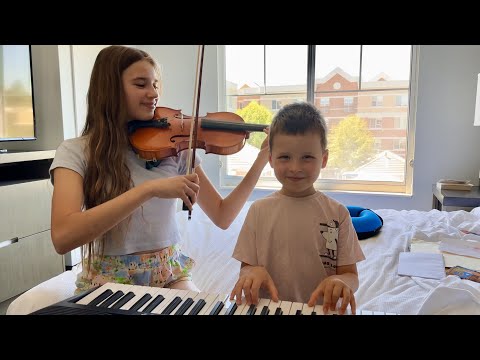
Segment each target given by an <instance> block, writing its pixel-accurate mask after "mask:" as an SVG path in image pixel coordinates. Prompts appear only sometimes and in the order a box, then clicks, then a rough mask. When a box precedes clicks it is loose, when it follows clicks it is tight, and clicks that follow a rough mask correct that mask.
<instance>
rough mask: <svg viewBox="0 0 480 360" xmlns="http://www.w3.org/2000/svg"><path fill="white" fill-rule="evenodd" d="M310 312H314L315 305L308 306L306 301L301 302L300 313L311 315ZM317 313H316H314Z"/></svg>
mask: <svg viewBox="0 0 480 360" xmlns="http://www.w3.org/2000/svg"><path fill="white" fill-rule="evenodd" d="M312 312H315V305H314V306H308V304H307V303H305V304H303V307H302V314H303V315H312ZM316 315H318V313H316Z"/></svg>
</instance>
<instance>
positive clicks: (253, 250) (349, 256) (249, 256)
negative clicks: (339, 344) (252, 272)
mask: <svg viewBox="0 0 480 360" xmlns="http://www.w3.org/2000/svg"><path fill="white" fill-rule="evenodd" d="M233 257H234V258H235V259H237V260H239V261H242V262H245V263H247V264H250V265H261V266H264V267H265V268H266V270H267V271H268V273H269V274H270V276H271V277H272V279H273V282H274V284H275V286H276V288H277V290H278V294H279V298H280V300H286V301H297V302H301V303H306V302H308V300H309V298H310V295H311V294H312V292H313V291H314V290H315V288H316V287H317V286H318V285H319V284H320V282H321V281H322V280H323V279H325V278H326V277H327V276H330V275H334V274H336V267H337V266H342V265H351V264H355V263H357V262H358V261H361V260H364V259H365V256H364V254H363V252H362V249H361V248H360V243H359V241H358V238H357V234H356V232H355V229H354V227H353V224H352V220H351V218H350V214H349V212H348V209H347V208H346V207H345V206H344V205H342V204H340V203H339V202H338V201H336V200H334V199H332V198H330V197H328V196H326V195H325V194H323V193H321V192H316V193H315V194H313V195H310V196H306V197H302V198H296V197H290V196H286V195H283V194H281V193H279V192H276V193H273V194H271V195H269V196H266V197H265V198H263V199H259V200H257V201H255V202H254V203H253V204H252V206H251V207H250V209H249V211H248V214H247V216H246V218H245V222H244V224H243V227H242V230H241V231H240V234H239V236H238V241H237V244H236V246H235V249H234V251H233ZM260 297H261V298H270V294H269V293H268V291H267V290H265V289H261V290H260ZM321 301H322V300H320V301H319V303H321Z"/></svg>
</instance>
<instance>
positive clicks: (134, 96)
mask: <svg viewBox="0 0 480 360" xmlns="http://www.w3.org/2000/svg"><path fill="white" fill-rule="evenodd" d="M122 82H123V89H124V92H125V99H126V101H127V111H128V116H129V120H151V119H152V118H153V114H154V112H155V108H156V107H157V101H158V78H157V74H156V73H155V69H154V67H153V66H152V65H151V64H150V63H149V62H148V61H147V60H141V61H137V62H136V63H133V64H132V65H130V66H129V67H128V68H127V69H125V71H124V72H123V74H122Z"/></svg>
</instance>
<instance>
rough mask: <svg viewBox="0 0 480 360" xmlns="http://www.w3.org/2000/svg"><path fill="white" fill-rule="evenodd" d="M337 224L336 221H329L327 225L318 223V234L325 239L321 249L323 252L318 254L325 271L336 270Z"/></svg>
mask: <svg viewBox="0 0 480 360" xmlns="http://www.w3.org/2000/svg"><path fill="white" fill-rule="evenodd" d="M338 230H339V222H338V221H337V220H330V221H329V222H328V223H326V224H324V223H320V233H321V234H322V237H323V239H325V243H324V244H325V245H324V246H322V247H321V249H323V251H321V252H320V254H319V255H320V257H321V258H322V263H323V266H324V267H325V269H329V268H330V269H333V270H336V268H337V242H338Z"/></svg>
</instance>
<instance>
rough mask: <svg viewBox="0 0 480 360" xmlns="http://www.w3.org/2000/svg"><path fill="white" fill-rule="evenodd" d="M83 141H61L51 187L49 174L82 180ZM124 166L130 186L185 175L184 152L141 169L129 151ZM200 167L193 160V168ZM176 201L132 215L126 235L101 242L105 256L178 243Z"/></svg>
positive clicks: (155, 203) (150, 204) (148, 205)
mask: <svg viewBox="0 0 480 360" xmlns="http://www.w3.org/2000/svg"><path fill="white" fill-rule="evenodd" d="M85 146H86V138H85V137H79V138H74V139H68V140H65V141H63V142H62V143H61V144H60V146H59V147H58V149H57V151H56V154H55V158H54V160H53V163H52V165H51V166H50V179H51V181H52V184H54V178H53V174H52V171H53V169H55V168H58V167H63V168H67V169H71V170H73V171H75V172H77V173H78V174H80V176H82V177H84V176H85V171H86V166H87V160H86V158H85ZM127 152H128V153H127V158H126V159H127V165H128V167H129V169H130V173H131V176H132V180H133V184H134V186H137V185H140V184H141V183H143V182H145V181H147V180H152V179H158V178H167V177H173V176H177V175H185V174H186V171H187V166H186V162H187V156H188V150H184V151H181V152H180V153H179V155H178V156H171V157H168V158H166V159H163V160H162V161H161V163H160V165H159V166H158V167H153V168H151V169H149V170H147V169H146V168H145V160H142V159H140V158H138V157H137V155H136V154H135V153H134V152H133V150H131V149H128V150H127ZM200 163H201V159H200V158H199V156H198V155H196V156H195V167H196V166H197V165H199V164H200ZM54 185H55V184H54ZM176 209H177V199H159V198H152V199H150V200H148V201H146V202H145V203H143V205H142V206H141V207H139V208H138V209H136V210H135V211H134V212H133V213H132V217H131V220H130V223H129V225H128V229H127V231H126V234H120V233H118V232H117V234H118V235H115V237H114V238H113V237H110V238H108V239H107V241H106V242H105V248H104V253H105V255H125V254H131V253H134V252H140V251H148V250H153V249H162V248H165V247H168V246H170V245H174V244H177V243H179V242H180V234H179V231H178V228H177V223H176V221H175V213H176Z"/></svg>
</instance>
